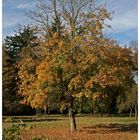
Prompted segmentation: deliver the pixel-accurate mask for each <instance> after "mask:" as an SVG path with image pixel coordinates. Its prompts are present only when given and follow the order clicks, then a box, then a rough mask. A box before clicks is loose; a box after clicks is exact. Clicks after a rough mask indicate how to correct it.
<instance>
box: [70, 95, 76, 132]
mask: <svg viewBox="0 0 140 140" xmlns="http://www.w3.org/2000/svg"><path fill="white" fill-rule="evenodd" d="M69 97H70V106H69V119H70V126H71V132H74V131H76V120H75V115H74V112H73V101H74V99H73V97H72V96H71V95H70V96H69Z"/></svg>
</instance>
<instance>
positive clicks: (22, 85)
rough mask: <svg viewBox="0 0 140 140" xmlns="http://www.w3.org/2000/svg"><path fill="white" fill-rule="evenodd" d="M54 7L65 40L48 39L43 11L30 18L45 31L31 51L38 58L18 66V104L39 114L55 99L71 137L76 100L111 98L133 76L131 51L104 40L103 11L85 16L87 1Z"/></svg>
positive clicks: (55, 36)
mask: <svg viewBox="0 0 140 140" xmlns="http://www.w3.org/2000/svg"><path fill="white" fill-rule="evenodd" d="M56 2H59V3H58V4H60V3H61V5H60V7H61V9H60V18H61V19H63V20H62V21H63V23H64V24H65V26H64V31H65V32H64V34H65V36H63V37H61V36H60V34H59V30H57V32H53V34H52V35H51V36H49V32H48V31H49V30H50V23H51V22H48V16H49V15H47V14H46V13H45V11H46V10H47V9H45V7H46V5H39V7H38V8H39V9H41V10H43V14H41V15H39V12H37V13H36V12H33V13H32V14H33V15H32V16H33V18H34V20H35V21H37V22H39V23H41V24H45V25H46V29H47V32H46V33H45V36H44V38H43V39H42V40H41V41H40V43H39V44H38V47H37V48H39V50H38V51H36V49H34V50H33V51H32V52H33V54H36V53H35V52H37V55H35V56H36V57H33V55H28V57H25V58H24V59H22V61H20V62H19V63H18V68H19V69H20V70H19V72H18V76H19V79H20V81H19V94H20V95H22V96H23V100H22V103H25V104H28V105H30V106H32V107H33V108H44V105H46V100H47V99H49V97H53V96H55V97H56V101H58V102H59V103H60V104H61V110H62V109H63V108H65V107H66V108H68V110H69V118H70V124H71V130H72V131H75V130H76V120H75V115H74V106H75V102H76V100H77V99H82V98H84V97H86V98H87V99H90V100H91V99H93V100H94V101H96V102H97V101H99V100H100V99H102V101H106V100H107V99H108V98H109V97H111V96H109V95H110V94H112V95H113V92H110V91H112V90H111V89H113V88H116V89H117V88H118V87H120V86H121V85H122V84H123V83H124V81H125V80H127V79H128V78H129V75H131V74H132V69H133V67H134V65H133V61H132V57H133V56H132V51H131V49H129V48H122V47H121V46H119V45H118V44H115V43H114V42H113V41H112V40H110V39H106V38H103V34H102V29H103V28H105V26H106V25H105V24H104V22H105V19H110V13H108V12H107V10H106V9H105V8H104V7H99V8H97V9H96V10H95V11H92V10H91V9H90V8H89V11H88V7H89V6H90V7H91V1H90V0H85V1H83V0H78V1H75V0H74V1H72V0H69V3H67V1H65V0H63V1H55V0H54V1H52V3H53V7H55V6H56ZM55 9H57V7H55V8H54V9H53V13H54V14H53V15H55V12H56V11H55ZM44 14H45V15H44ZM44 16H45V18H44ZM55 17H56V16H55ZM38 20H39V21H38ZM46 20H47V21H46ZM49 20H51V19H49ZM57 20H58V19H57ZM81 20H82V21H81ZM43 27H44V26H43ZM56 27H57V26H56ZM45 31H46V30H45ZM100 103H101V102H100ZM101 107H102V106H101Z"/></svg>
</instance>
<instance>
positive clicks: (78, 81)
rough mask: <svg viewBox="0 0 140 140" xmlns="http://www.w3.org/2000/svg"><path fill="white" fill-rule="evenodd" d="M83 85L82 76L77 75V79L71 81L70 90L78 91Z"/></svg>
mask: <svg viewBox="0 0 140 140" xmlns="http://www.w3.org/2000/svg"><path fill="white" fill-rule="evenodd" d="M82 84H83V80H82V77H81V76H80V75H77V76H76V77H74V78H72V79H71V80H70V83H69V85H68V88H69V90H76V89H77V88H80V87H81V86H82Z"/></svg>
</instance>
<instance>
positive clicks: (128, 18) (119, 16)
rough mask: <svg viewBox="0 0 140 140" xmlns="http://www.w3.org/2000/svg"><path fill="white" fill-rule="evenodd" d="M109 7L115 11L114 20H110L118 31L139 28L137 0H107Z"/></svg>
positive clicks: (114, 29) (115, 30)
mask: <svg viewBox="0 0 140 140" xmlns="http://www.w3.org/2000/svg"><path fill="white" fill-rule="evenodd" d="M107 7H108V9H109V10H110V11H114V12H115V13H114V15H113V20H112V21H108V23H109V24H110V25H111V26H112V28H113V31H114V32H116V33H123V32H126V31H128V30H132V29H137V28H138V14H137V10H138V9H137V0H133V1H132V0H123V1H122V0H117V1H115V0H107Z"/></svg>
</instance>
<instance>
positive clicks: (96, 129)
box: [81, 123, 138, 134]
mask: <svg viewBox="0 0 140 140" xmlns="http://www.w3.org/2000/svg"><path fill="white" fill-rule="evenodd" d="M81 131H87V133H90V134H92V133H102V134H105V133H118V132H130V133H137V132H138V124H137V123H131V124H119V123H114V124H107V125H106V124H100V125H93V126H88V127H83V129H82V130H81Z"/></svg>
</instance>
